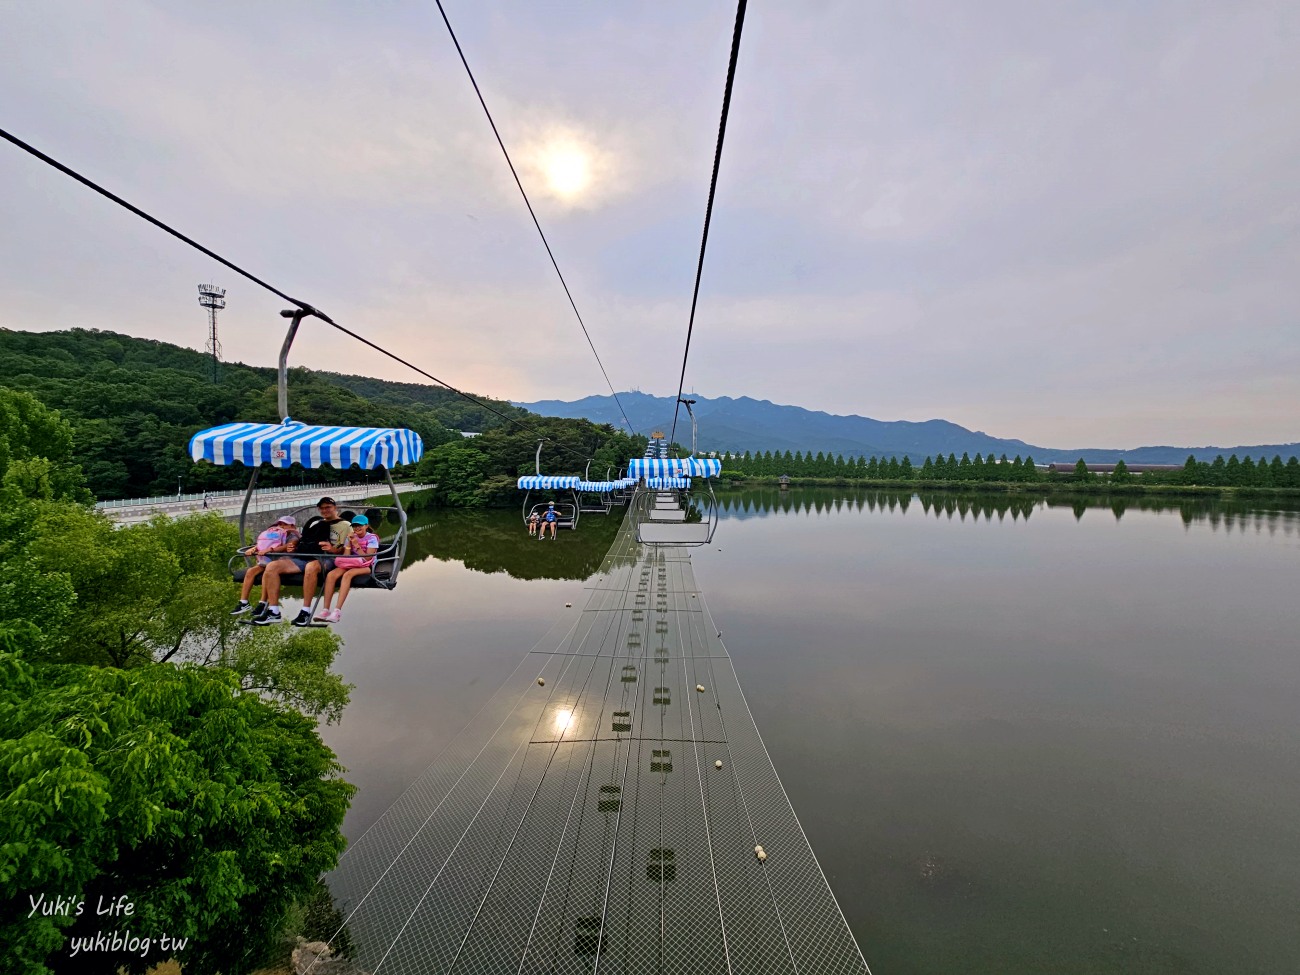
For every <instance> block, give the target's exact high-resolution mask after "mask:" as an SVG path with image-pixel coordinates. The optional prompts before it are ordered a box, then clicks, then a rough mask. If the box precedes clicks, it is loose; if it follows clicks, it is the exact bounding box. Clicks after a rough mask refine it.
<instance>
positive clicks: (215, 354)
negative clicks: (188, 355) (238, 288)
mask: <svg viewBox="0 0 1300 975" xmlns="http://www.w3.org/2000/svg"><path fill="white" fill-rule="evenodd" d="M199 304H200V305H202V306H203V307H204V308H206V309H207V310H208V341H207V343H206V344H205V345H204V346H203V351H204V352H205V353H207V354H208V355H210V356H212V381H213V382H214V383H215V382H216V381H217V364H218V363H219V362H220V361H221V342H220V341H219V340H218V339H217V312H219V311H220V310H221V309H223V308H225V307H226V289H225V288H218V287H217V286H216V285H215V284H201V285H199Z"/></svg>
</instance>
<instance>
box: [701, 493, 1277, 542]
mask: <svg viewBox="0 0 1300 975" xmlns="http://www.w3.org/2000/svg"><path fill="white" fill-rule="evenodd" d="M718 503H719V506H720V508H721V510H722V514H723V516H724V517H727V518H735V519H737V520H744V519H746V518H764V517H767V516H769V515H772V514H777V513H781V514H802V515H811V516H817V515H822V514H826V513H827V512H830V511H845V510H848V511H868V512H874V511H890V512H893V511H901V512H904V513H905V512H907V511H908V510H909V508H919V509H920V510H921V511H923V512H924V513H925V514H927V515H934V516H935V517H936V518H947V519H950V520H951V519H953V518H956V519H958V520H960V521H965V520H966V519H967V518H973V519H978V518H983V519H984V520H985V521H992V520H993V519H994V518H997V520H998V521H1003V520H1005V519H1006V518H1007V517H1010V518H1011V520H1012V521H1020V520H1022V519H1023V520H1026V521H1027V520H1028V519H1029V516H1030V515H1031V514H1033V512H1034V511H1035V509H1037V508H1039V507H1046V508H1069V509H1070V510H1072V511H1073V512H1074V516H1075V518H1082V517H1083V516H1084V514H1086V513H1087V512H1089V511H1094V512H1098V511H1105V512H1108V513H1109V514H1110V515H1111V516H1112V517H1113V518H1114V519H1115V520H1116V521H1119V520H1120V519H1121V518H1123V516H1124V515H1125V513H1126V512H1129V511H1149V512H1173V511H1177V512H1178V513H1179V515H1180V516H1181V518H1182V520H1183V523H1184V524H1185V525H1188V526H1190V525H1191V524H1192V523H1193V522H1203V523H1205V524H1208V525H1209V526H1210V528H1211V529H1212V530H1214V531H1218V530H1219V528H1220V527H1222V528H1223V529H1224V530H1225V531H1246V530H1247V529H1253V530H1254V531H1255V532H1262V531H1267V532H1268V533H1269V534H1270V535H1272V534H1275V533H1277V532H1278V531H1281V532H1282V533H1283V534H1284V535H1287V536H1290V535H1293V534H1300V510H1298V509H1297V508H1276V507H1275V508H1272V509H1265V508H1263V507H1261V506H1262V504H1263V502H1242V501H1225V500H1222V499H1219V498H1161V497H1154V496H1137V497H1106V496H1104V495H1103V496H1091V495H1090V496H1083V495H1076V496H1070V495H1061V494H1057V495H1046V496H1044V495H1036V494H1000V493H999V494H969V493H965V492H963V493H960V494H958V493H949V492H943V491H928V492H923V493H914V492H910V491H879V490H877V491H872V490H857V491H855V490H853V489H845V488H793V489H789V490H785V491H782V490H781V489H780V488H776V487H773V488H753V489H745V490H739V491H727V492H725V493H722V494H720V495H719V497H718Z"/></svg>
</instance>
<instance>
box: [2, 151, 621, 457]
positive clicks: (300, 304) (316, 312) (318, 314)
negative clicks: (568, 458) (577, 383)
mask: <svg viewBox="0 0 1300 975" xmlns="http://www.w3.org/2000/svg"><path fill="white" fill-rule="evenodd" d="M0 137H3V138H4V139H5V140H7V141H8V142H11V143H13V144H14V145H15V146H17V147H18V148H19V149H22V150H23V151H24V152H28V153H30V154H31V155H33V156H35V157H36V158H37V159H39V160H41V161H42V162H44V163H46V164H47V165H49V166H52V167H54V168H55V169H57V170H58V171H59V172H61V173H63V174H64V175H66V176H71V177H72V178H73V179H75V180H76V181H77V182H78V183H81V184H83V185H84V186H88V187H90V189H92V190H94V191H95V192H96V193H98V194H100V195H101V196H103V197H106V198H107V199H109V200H112V201H113V202H114V203H116V204H117V205H118V206H120V207H123V208H124V209H126V210H129V211H130V212H131V213H134V214H135V215H136V216H137V217H140V218H141V219H142V220H147V221H148V222H149V223H151V224H153V225H154V226H155V227H158V228H159V229H160V230H164V231H166V232H167V233H169V234H171V235H172V236H173V237H175V238H176V239H177V240H181V241H184V242H185V243H186V244H189V245H190V246H191V247H193V248H194V249H195V250H197V251H199V252H200V253H203V254H206V255H207V256H208V257H210V258H212V259H213V260H214V261H216V262H218V263H219V264H222V265H224V266H225V267H228V268H230V270H232V271H234V272H235V273H236V274H239V275H241V276H242V277H245V278H247V279H248V280H249V281H252V282H253V283H254V284H256V285H257V286H258V287H261V288H265V289H266V290H267V291H269V292H270V293H271V294H273V295H276V296H277V297H280V298H283V299H284V300H285V301H287V302H289V303H290V304H291V305H294V306H295V307H297V308H300V309H302V310H303V311H305V312H307V313H308V314H309V315H311V316H313V317H314V318H319V319H320V320H321V321H322V322H324V323H325V324H327V325H330V326H332V327H333V328H336V329H338V330H339V331H340V332H342V333H343V334H344V335H347V336H349V337H351V338H354V339H356V340H357V341H358V342H360V343H362V344H363V345H367V346H369V347H370V348H372V349H374V350H375V351H376V352H379V353H381V354H382V355H386V356H387V357H388V358H390V359H392V360H393V361H394V362H398V363H401V364H402V365H404V366H406V367H407V368H408V369H413V370H414V371H415V372H418V373H419V374H420V375H421V376H424V377H425V378H426V379H430V380H432V381H433V382H435V383H437V384H438V385H439V386H442V387H443V388H444V389H447V390H449V391H451V392H453V393H455V394H456V395H457V396H460V397H462V398H464V399H466V400H468V401H469V402H471V403H473V404H475V405H476V406H480V407H482V408H483V409H485V410H487V411H488V412H489V413H493V414H495V415H496V416H499V417H500V418H501V419H503V420H505V421H506V422H507V423H513V424H517V425H518V426H520V427H524V428H525V429H527V427H526V426H525V424H524V421H523V420H521V419H519V418H518V417H513V416H510V415H508V414H506V413H503V412H501V411H500V410H498V409H497V408H496V407H494V406H492V405H491V404H489V403H485V402H483V401H482V400H480V399H478V398H477V397H475V396H472V395H471V394H469V393H466V392H464V391H463V390H460V389H457V388H456V387H455V386H453V385H451V383H448V382H444V381H443V380H441V379H439V378H438V377H437V376H435V375H433V374H432V373H430V372H426V371H425V370H424V369H421V368H420V367H419V366H417V365H415V364H414V363H412V362H409V361H407V360H406V359H403V358H402V357H401V356H399V355H397V353H395V352H390V351H389V350H388V349H385V348H384V347H383V346H381V345H379V344H377V343H375V342H372V341H370V339H368V338H365V337H364V336H361V335H358V334H357V333H356V332H354V331H352V330H351V329H349V328H346V327H344V326H343V325H340V324H339V323H338V322H336V321H334V319H332V318H330V317H329V315H327V314H325V313H324V312H323V311H321V310H320V309H319V308H315V307H313V306H311V305H309V304H307V302H305V301H299V300H298V299H297V298H294V297H292V296H290V295H288V294H286V293H285V292H283V291H281V290H280V289H279V288H277V287H275V286H274V285H272V284H269V283H267V282H266V281H263V280H262V279H261V278H259V277H257V276H256V275H255V274H252V273H250V272H249V271H245V270H244V269H243V268H242V267H240V266H239V265H238V264H235V263H233V262H232V261H228V260H227V259H226V258H224V257H222V256H221V255H220V254H218V253H216V252H215V251H213V250H211V249H209V248H207V247H204V246H203V245H202V244H200V243H199V242H198V241H196V240H194V239H193V238H191V237H187V236H186V235H185V234H183V233H181V232H180V231H179V230H176V229H175V228H174V227H170V226H168V225H167V224H165V223H163V222H162V221H161V220H159V219H158V218H157V217H154V216H152V215H150V214H148V213H146V212H145V211H144V210H141V209H140V208H139V207H137V206H135V205H134V204H132V203H129V202H128V201H126V200H124V199H122V197H120V196H118V195H117V194H116V193H113V192H112V191H110V190H107V189H105V188H104V187H102V186H100V185H99V184H98V183H96V182H95V181H94V180H92V179H89V178H88V177H86V176H83V175H81V173H78V172H77V171H76V170H74V169H72V168H70V167H68V166H65V165H64V164H63V163H61V162H59V161H58V160H57V159H55V158H53V157H52V156H49V155H47V154H46V153H44V152H41V150H39V149H37V148H36V147H35V146H32V145H30V144H29V143H27V142H24V141H23V140H22V139H20V138H18V137H17V136H15V135H13V134H12V133H10V132H7V131H5V130H4V129H0ZM630 432H631V431H629V433H630ZM559 446H561V447H564V445H563V444H560V445H559ZM564 449H567V450H570V452H572V453H574V454H575V456H576V455H577V452H575V451H572V448H567V447H565V448H564Z"/></svg>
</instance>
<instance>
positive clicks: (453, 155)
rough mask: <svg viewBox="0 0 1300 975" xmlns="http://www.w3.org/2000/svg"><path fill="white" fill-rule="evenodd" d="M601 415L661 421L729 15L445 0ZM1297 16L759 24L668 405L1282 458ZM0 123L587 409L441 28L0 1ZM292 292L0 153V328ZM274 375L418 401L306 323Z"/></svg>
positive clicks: (228, 10)
mask: <svg viewBox="0 0 1300 975" xmlns="http://www.w3.org/2000/svg"><path fill="white" fill-rule="evenodd" d="M445 4H446V7H447V10H448V14H449V16H450V17H451V19H452V23H453V25H454V26H455V27H456V29H457V31H458V33H459V35H460V38H461V42H462V44H463V45H464V47H465V49H466V54H467V56H468V58H469V60H470V64H471V66H472V67H473V68H474V70H475V72H476V74H477V76H478V78H479V81H480V84H481V85H482V87H483V90H484V94H485V97H486V98H487V100H488V103H489V106H490V107H491V108H492V110H493V112H494V114H495V115H496V117H497V121H498V124H499V126H500V128H501V132H502V135H503V137H504V139H505V140H506V144H507V146H508V147H509V148H510V149H511V152H512V153H513V154H514V155H515V156H516V160H517V162H518V164H519V166H520V169H521V175H522V177H523V179H524V181H525V185H526V186H527V188H528V189H529V192H530V194H532V196H533V198H534V202H535V205H536V206H537V209H538V211H539V216H540V218H541V220H542V223H543V226H544V228H545V229H546V231H547V233H548V234H549V236H550V238H551V241H552V245H553V247H554V249H555V252H556V256H557V258H558V260H559V263H560V266H561V268H562V269H563V270H564V272H565V274H566V276H567V277H568V279H569V283H570V286H571V288H572V289H573V292H574V297H575V299H576V300H577V303H578V307H579V309H580V310H581V311H582V313H583V316H584V318H585V319H586V321H587V324H588V328H589V329H590V332H591V334H592V337H593V339H594V340H595V343H596V347H597V349H599V350H600V353H601V355H602V357H603V358H604V361H605V365H606V367H607V369H608V371H609V374H610V377H611V378H612V379H613V381H614V383H615V385H616V386H617V387H618V388H619V389H620V390H622V389H627V388H630V387H638V388H640V389H642V390H643V391H645V392H651V393H656V394H672V393H674V392H675V391H676V384H677V376H678V372H679V370H680V364H681V352H682V345H683V342H684V339H685V330H686V322H687V316H688V312H689V307H690V289H691V284H692V280H693V275H694V271H695V262H696V258H697V252H698V247H699V236H700V230H701V227H702V222H703V214H704V204H705V200H706V196H707V189H708V177H709V170H710V166H711V163H712V154H713V145H714V140H715V138H716V134H717V117H718V112H719V109H720V106H721V99H722V87H723V82H724V79H725V73H726V61H727V53H728V49H729V45H730V39H731V27H732V22H733V19H734V15H735V9H734V6H733V5H732V4H731V3H730V2H715V0H689V2H678V0H667V2H658V3H650V4H646V3H624V2H615V0H590V2H573V3H540V2H490V0H480V2H474V3H470V2H468V0H445ZM1297 41H1300V7H1298V6H1297V5H1296V4H1295V3H1294V2H1289V0H1279V2H1242V0H1231V2H1196V0H1171V2H1161V0H1153V2H1134V0H1125V2H1117V3H1107V2H1098V0H1088V2H1079V3H1069V2H1053V3H1036V2H1019V3H1017V2H1004V0H988V2H981V3H971V2H969V0H934V2H924V0H923V2H907V3H887V4H886V3H874V2H870V3H869V2H862V0H850V2H795V3H791V2H783V3H779V4H778V3H771V2H763V0H756V2H755V3H752V4H751V5H750V9H749V14H748V18H747V22H746V25H745V33H744V40H743V43H742V47H741V56H740V65H739V70H738V73H737V79H736V90H735V95H734V98H733V104H732V114H731V123H730V128H729V131H728V138H727V144H726V149H725V153H724V157H723V164H722V172H721V177H720V187H719V193H718V200H717V204H716V207H715V211H714V219H713V229H712V233H711V239H710V247H709V254H708V258H707V260H706V265H705V274H704V284H703V289H702V294H701V302H700V309H699V312H698V317H697V322H696V329H695V337H694V339H693V343H692V349H691V356H690V362H689V366H688V369H687V388H688V389H689V388H692V387H694V388H695V389H696V390H698V391H699V392H700V393H702V394H704V395H707V396H720V395H731V396H742V395H748V396H753V397H756V398H760V399H770V400H773V401H775V402H778V403H791V404H796V405H799V406H804V407H808V408H810V409H820V410H827V411H829V412H833V413H859V414H863V415H867V416H872V417H876V418H879V419H885V420H895V419H912V420H923V419H929V418H932V417H942V418H945V419H950V420H953V421H955V422H957V423H961V424H962V425H964V426H968V427H971V428H972V429H977V430H983V431H985V432H987V433H990V434H993V435H996V436H1004V437H1019V438H1022V439H1025V440H1028V441H1030V442H1032V443H1038V444H1044V445H1049V446H1060V447H1076V446H1079V447H1082V446H1097V447H1101V446H1114V447H1134V446H1138V445H1143V444H1162V443H1170V444H1178V445H1201V444H1210V443H1213V444H1220V445H1235V444H1243V443H1244V444H1254V443H1276V442H1289V441H1296V440H1300V419H1298V418H1300V320H1298V314H1297V308H1298V307H1300V301H1298V299H1300V270H1298V269H1300V235H1298V234H1297V228H1298V227H1300V57H1297V50H1298V49H1300V48H1298V45H1297ZM0 127H3V128H6V129H8V130H10V131H12V132H13V133H14V134H16V135H18V136H19V137H21V138H24V139H26V140H28V141H30V142H32V143H34V144H36V145H37V146H38V147H40V148H42V149H44V150H45V151H47V152H49V153H50V154H51V155H53V156H55V157H56V158H58V159H60V160H62V161H64V162H66V163H67V164H68V165H70V166H72V167H73V168H76V169H79V170H81V171H82V172H84V173H86V174H87V175H88V176H90V177H91V178H93V179H96V180H99V181H102V182H103V183H104V184H105V185H107V186H108V187H109V188H110V189H113V190H115V191H116V192H119V193H120V194H122V195H123V196H125V197H127V198H128V199H130V200H132V201H133V202H135V203H136V204H137V205H139V206H141V207H143V208H144V209H146V210H148V211H150V212H152V213H154V214H155V215H157V216H158V217H159V218H161V219H163V220H165V221H168V222H172V223H173V224H174V225H175V226H177V227H178V228H180V229H181V230H183V231H184V232H186V233H189V234H190V235H192V236H194V237H196V238H198V239H199V240H201V241H203V242H204V243H206V244H207V245H208V246H210V247H212V248H213V249H214V250H216V251H218V252H219V253H222V254H224V255H226V256H228V257H230V258H231V259H232V260H234V261H235V262H236V263H239V264H242V265H243V266H245V267H247V268H248V269H250V270H251V271H253V272H254V273H255V274H258V275H259V276H261V277H263V278H265V279H267V280H269V281H271V282H272V283H274V284H276V285H277V286H278V287H280V288H282V289H283V290H285V291H287V292H289V293H290V294H293V295H295V296H297V297H299V298H302V299H303V300H306V301H309V302H311V303H313V304H315V305H317V306H318V307H320V308H322V309H324V310H325V311H327V312H328V313H330V314H331V315H332V316H333V317H335V318H336V319H337V320H339V321H340V322H341V323H343V324H346V325H348V326H349V327H351V328H353V329H355V330H357V331H359V332H362V333H363V334H365V335H366V336H368V337H369V338H371V339H373V340H374V341H376V342H379V343H381V344H384V345H387V346H390V347H392V348H394V349H395V350H397V351H399V352H400V353H401V354H403V355H405V356H406V357H408V358H410V359H412V360H413V361H415V362H416V363H417V364H419V365H421V366H422V367H423V368H425V369H427V370H428V371H429V372H431V373H433V374H434V375H436V376H439V377H440V378H442V379H444V380H446V381H448V382H450V383H453V384H455V385H458V386H460V387H461V388H464V389H468V390H471V391H474V392H477V393H482V394H488V395H492V396H498V397H501V398H506V399H513V400H523V401H527V400H533V399H541V398H562V399H572V398H577V397H580V396H584V395H590V394H596V393H602V392H606V391H607V389H606V387H605V385H604V381H603V379H602V378H601V376H600V373H599V370H598V369H597V366H596V363H595V360H594V359H593V357H592V355H591V353H590V351H589V349H588V348H587V346H586V342H585V341H584V340H583V338H582V335H581V332H580V331H579V328H578V325H577V322H576V320H575V319H574V317H573V313H572V310H571V309H570V308H569V306H568V303H567V301H566V299H565V297H564V294H563V291H562V290H561V288H560V285H559V283H558V281H557V279H556V278H555V275H554V272H553V271H552V269H551V267H550V264H549V262H548V261H547V258H546V255H545V252H544V251H543V249H542V246H541V243H540V241H539V240H538V238H537V235H536V232H535V231H534V229H533V228H532V225H531V223H530V222H529V219H528V215H527V212H526V211H525V209H524V207H523V204H522V201H521V199H520V197H519V194H518V191H517V190H516V189H515V187H514V184H513V182H512V181H511V178H510V175H509V172H508V170H507V169H506V166H505V163H504V161H503V159H502V158H501V155H500V152H499V150H498V149H497V147H496V144H495V142H494V141H493V139H492V136H491V132H490V130H489V128H488V126H487V123H486V121H485V119H484V117H483V115H482V113H481V111H480V109H479V107H478V104H477V102H476V101H475V99H474V95H473V91H472V89H471V88H470V86H469V82H468V80H467V78H466V76H465V74H464V71H463V69H462V68H461V66H460V63H459V61H458V60H457V58H456V54H455V50H454V48H453V47H452V45H451V42H450V39H449V37H448V35H447V33H446V30H445V28H444V27H443V25H442V22H441V19H440V18H439V16H438V12H437V8H436V6H435V5H434V4H433V3H432V0H421V2H398V0H391V2H369V3H364V4H359V3H355V2H323V0H311V2H307V0H301V2H297V0H275V2H273V3H266V2H264V0H256V2H254V0H246V2H240V0H233V2H232V0H223V2H220V3H216V2H211V3H208V2H195V0H186V2H184V3H148V2H139V0H113V2H112V3H104V2H74V0H66V2H65V0H41V2H28V0H0ZM208 279H212V280H215V281H216V282H217V283H218V284H220V285H223V286H225V287H226V288H227V289H228V294H227V298H228V301H229V307H228V308H227V310H226V311H225V312H223V313H222V315H221V319H220V328H221V338H222V342H223V346H224V352H225V357H226V358H228V359H231V360H240V361H244V362H248V363H254V364H262V365H270V364H272V363H273V361H274V358H275V355H276V352H277V350H278V346H279V343H280V340H281V332H282V325H281V320H280V319H279V318H278V317H276V312H277V311H278V310H279V308H280V307H281V302H280V301H279V299H276V298H274V297H273V296H270V295H267V294H266V293H264V292H262V291H260V290H259V289H257V288H256V287H255V286H253V285H251V284H250V283H248V282H246V281H243V280H241V279H239V278H237V277H236V276H235V275H234V274H232V273H230V272H228V271H226V270H224V269H221V268H220V267H219V266H216V265H215V264H214V263H213V262H211V261H209V260H208V259H207V258H204V257H203V256H202V255H200V254H198V253H196V252H193V251H191V250H189V249H188V248H186V247H185V246H184V245H182V244H180V243H179V242H176V241H174V240H172V239H171V238H169V237H167V236H166V235H164V234H162V233H161V232H160V231H158V230H156V229H154V228H152V227H150V226H148V225H147V224H145V223H143V222H142V221H140V220H138V219H137V218H135V217H133V216H131V215H130V214H127V213H126V212H125V211H122V210H120V209H118V208H116V207H114V206H113V205H112V204H110V203H108V202H107V201H105V200H103V199H102V198H99V197H97V196H95V195H94V194H92V193H90V192H89V191H87V190H86V189H84V188H83V187H81V186H79V185H77V184H75V183H74V182H72V181H71V180H69V179H68V178H67V177H65V176H62V175H60V174H59V173H57V172H55V171H53V170H52V169H49V168H48V167H46V166H44V165H43V164H41V163H39V162H38V161H36V160H34V159H32V158H31V157H29V156H27V155H26V154H24V153H21V152H19V151H18V150H16V149H14V148H13V147H11V146H9V145H7V144H3V143H0V325H4V326H8V327H11V328H16V329H30V330H50V329H59V328H67V327H72V326H84V327H94V328H103V329H111V330H116V331H121V332H126V333H129V334H132V335H139V336H147V337H152V338H158V339H165V340H167V341H170V342H176V343H178V344H181V345H187V346H191V347H194V348H202V347H203V342H204V338H205V332H206V321H205V318H204V314H203V311H202V309H200V308H199V306H198V304H197V296H196V290H195V285H196V284H197V283H198V282H200V281H204V280H208ZM305 328H306V331H305V334H304V336H303V338H301V339H300V340H299V344H298V346H297V347H296V352H295V360H294V361H295V362H296V363H297V364H302V365H309V366H315V367H323V368H331V369H335V370H339V371H347V372H355V373H362V374H368V375H374V376H382V377H385V378H390V379H399V380H405V381H418V380H419V377H418V376H417V375H415V374H413V373H410V372H408V371H404V370H403V369H402V367H400V366H397V365H395V364H392V363H391V362H389V361H387V360H385V359H383V358H381V357H379V356H378V355H377V354H375V353H374V352H372V351H370V350H368V349H366V348H365V347H364V346H361V345H359V344H357V343H354V342H352V341H351V340H349V339H347V338H345V337H341V336H337V335H336V334H334V333H332V330H328V329H327V328H326V327H324V326H318V325H310V324H309V325H308V326H306V327H305Z"/></svg>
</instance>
